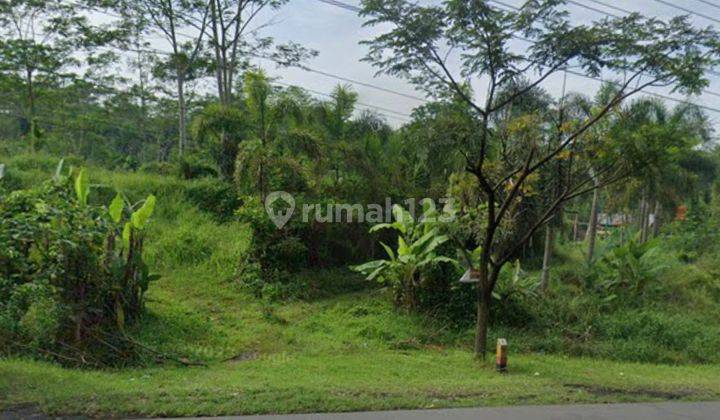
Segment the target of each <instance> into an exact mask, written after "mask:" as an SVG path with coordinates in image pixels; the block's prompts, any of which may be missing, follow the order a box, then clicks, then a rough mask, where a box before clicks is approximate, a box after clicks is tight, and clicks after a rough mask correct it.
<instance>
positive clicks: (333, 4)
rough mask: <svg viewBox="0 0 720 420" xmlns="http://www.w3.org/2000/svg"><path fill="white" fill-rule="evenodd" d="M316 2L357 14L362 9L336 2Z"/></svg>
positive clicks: (323, 0)
mask: <svg viewBox="0 0 720 420" xmlns="http://www.w3.org/2000/svg"><path fill="white" fill-rule="evenodd" d="M318 1H321V2H323V3H326V4H329V5H331V6H336V7H339V8H341V9H345V10H349V11H351V12H357V13H359V12H361V11H362V9H361V8H360V7H357V6H353V5H352V4H347V3H343V2H341V1H337V0H318Z"/></svg>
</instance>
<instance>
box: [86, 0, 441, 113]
mask: <svg viewBox="0 0 720 420" xmlns="http://www.w3.org/2000/svg"><path fill="white" fill-rule="evenodd" d="M320 1H322V2H324V3H327V4H331V5H333V6H337V7H341V8H344V9H347V10H351V11H354V12H359V11H360V10H361V9H360V8H359V7H356V6H352V5H349V4H346V3H342V2H340V1H335V0H320ZM91 10H94V11H96V12H98V13H102V14H106V15H108V16H112V17H116V18H123V16H121V15H118V14H115V13H111V12H108V11H105V10H102V9H99V8H91ZM175 33H176V34H177V35H178V36H182V37H185V38H188V39H195V38H196V37H193V36H192V35H188V34H184V33H182V32H178V31H176V32H175ZM124 50H125V51H134V52H152V51H143V50H138V49H128V48H124ZM153 51H155V52H156V53H158V54H163V55H172V53H169V52H165V51H159V50H153ZM255 56H256V57H258V58H263V59H267V60H270V61H273V62H276V63H277V61H276V60H273V59H272V58H270V57H264V56H259V55H255ZM294 67H296V68H299V69H301V70H304V71H307V72H309V73H316V74H319V75H322V76H326V77H330V78H333V79H336V80H340V81H343V82H347V83H352V84H355V85H358V86H364V87H367V88H370V89H375V90H378V91H382V92H385V93H389V94H392V95H397V96H401V97H404V98H407V99H412V100H416V101H420V102H423V103H429V102H430V101H429V100H427V99H425V98H421V97H419V96H415V95H410V94H407V93H403V92H399V91H396V90H393V89H388V88H385V87H382V86H378V85H375V84H372V83H368V82H363V81H360V80H355V79H351V78H349V77H345V76H340V75H337V74H333V73H330V72H326V71H323V70H318V69H314V68H311V67H308V66H305V65H296V66H294Z"/></svg>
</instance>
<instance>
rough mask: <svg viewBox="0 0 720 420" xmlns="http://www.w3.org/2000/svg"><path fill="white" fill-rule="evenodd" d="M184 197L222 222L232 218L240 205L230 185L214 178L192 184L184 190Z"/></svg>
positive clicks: (238, 198) (240, 202)
mask: <svg viewBox="0 0 720 420" xmlns="http://www.w3.org/2000/svg"><path fill="white" fill-rule="evenodd" d="M185 195H186V196H187V198H188V199H189V200H190V201H191V202H192V203H193V204H195V205H196V206H198V207H199V208H200V209H201V210H204V211H207V212H209V213H212V214H213V215H215V216H217V217H218V219H220V220H223V221H225V220H229V219H230V218H232V216H233V215H234V214H235V210H237V209H238V208H239V207H240V205H241V204H242V201H241V200H240V197H238V195H237V193H236V191H235V188H234V187H233V185H232V184H230V183H228V182H225V181H222V180H219V179H214V178H205V179H201V180H198V181H196V182H194V183H193V184H191V185H190V186H188V187H187V188H186V190H185Z"/></svg>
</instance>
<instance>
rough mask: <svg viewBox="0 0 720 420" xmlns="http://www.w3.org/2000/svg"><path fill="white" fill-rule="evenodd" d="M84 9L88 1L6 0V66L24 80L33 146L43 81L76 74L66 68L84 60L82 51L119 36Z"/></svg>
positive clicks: (2, 21)
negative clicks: (79, 55) (92, 21)
mask: <svg viewBox="0 0 720 420" xmlns="http://www.w3.org/2000/svg"><path fill="white" fill-rule="evenodd" d="M84 10H85V7H84V5H83V4H82V3H80V4H73V3H69V2H67V1H63V0H3V1H0V71H4V72H8V73H11V74H14V75H16V76H17V78H18V79H17V80H18V81H19V82H21V83H22V89H23V90H24V94H23V95H22V96H23V102H24V106H23V113H24V115H25V119H26V121H27V123H28V124H27V130H26V133H25V134H27V135H28V138H29V140H30V148H31V149H35V147H36V144H35V140H36V133H37V127H36V125H37V115H36V110H37V100H38V88H39V86H40V87H42V86H43V85H47V84H50V83H54V82H57V81H58V80H59V79H61V78H64V77H65V78H73V77H74V74H69V73H66V71H69V70H70V68H71V67H78V66H79V65H80V64H81V61H80V60H79V59H78V58H77V55H76V53H77V52H78V51H79V50H80V51H83V50H84V51H86V52H87V51H91V50H93V49H94V48H95V47H97V46H99V45H102V44H104V43H106V42H108V41H109V40H110V39H111V38H112V37H113V36H115V35H117V33H114V32H113V31H110V30H109V28H106V27H100V26H93V25H91V24H90V22H89V21H88V19H87V16H86V15H84V14H83V11H84Z"/></svg>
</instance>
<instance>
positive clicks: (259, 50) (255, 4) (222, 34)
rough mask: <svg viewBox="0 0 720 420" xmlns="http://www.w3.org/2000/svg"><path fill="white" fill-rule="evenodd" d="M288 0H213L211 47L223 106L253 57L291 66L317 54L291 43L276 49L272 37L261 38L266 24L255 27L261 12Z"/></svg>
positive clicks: (230, 100)
mask: <svg viewBox="0 0 720 420" xmlns="http://www.w3.org/2000/svg"><path fill="white" fill-rule="evenodd" d="M287 2H288V0H209V3H210V16H209V19H210V22H209V24H210V45H211V47H212V49H213V54H214V59H215V63H214V67H215V77H216V80H217V88H218V97H219V98H220V103H222V104H224V105H229V104H230V103H231V102H232V100H233V96H234V89H235V78H236V76H237V75H238V74H239V73H240V72H241V71H242V70H243V69H245V68H248V67H249V65H248V62H249V60H250V58H253V57H258V56H261V57H265V58H269V59H271V60H272V61H274V62H275V63H277V64H278V65H281V66H289V65H292V64H296V63H298V62H300V61H302V60H304V59H307V58H309V57H312V56H315V55H316V54H317V53H316V52H314V51H312V50H308V49H306V48H304V47H302V46H301V45H298V44H296V43H293V42H290V43H287V44H282V45H277V46H276V48H275V50H274V51H271V48H272V47H273V46H275V44H274V41H273V39H272V38H269V37H259V36H258V34H257V32H258V30H259V29H261V28H263V27H264V26H266V25H258V27H257V28H252V27H251V25H252V24H254V23H255V21H256V20H257V19H258V17H259V16H261V12H263V11H264V10H273V9H279V8H280V7H282V6H283V5H284V4H285V3H287Z"/></svg>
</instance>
